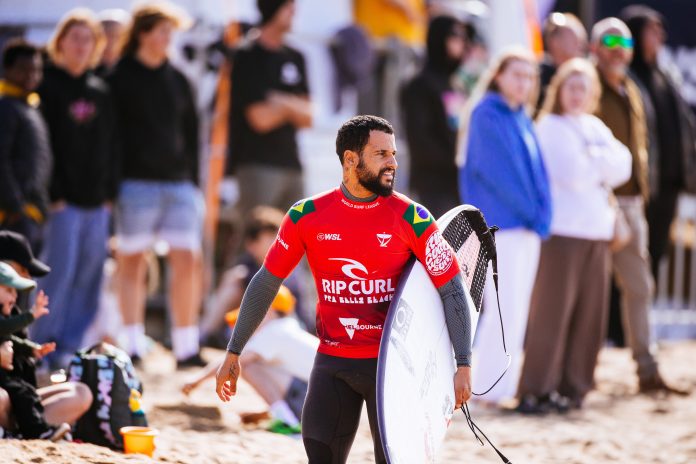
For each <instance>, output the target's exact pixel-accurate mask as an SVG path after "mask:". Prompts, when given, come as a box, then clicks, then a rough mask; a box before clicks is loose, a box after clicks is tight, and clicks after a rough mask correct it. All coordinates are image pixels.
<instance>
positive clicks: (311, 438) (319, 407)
mask: <svg viewBox="0 0 696 464" xmlns="http://www.w3.org/2000/svg"><path fill="white" fill-rule="evenodd" d="M376 386H377V358H371V359H352V358H339V357H335V356H329V355H325V354H322V353H317V356H316V358H315V359H314V368H313V369H312V374H311V376H310V378H309V389H308V391H307V399H306V400H305V405H304V409H303V411H302V439H303V441H304V445H305V450H306V451H307V457H308V458H309V463H310V464H320V463H321V464H327V463H331V464H334V463H335V464H342V463H345V462H346V461H347V459H348V453H349V452H350V447H351V445H352V444H353V440H354V439H355V434H356V432H357V431H358V425H359V423H360V413H361V412H362V405H363V402H364V403H365V404H366V406H367V417H368V419H369V421H370V431H371V432H372V441H373V445H374V450H375V462H377V463H385V462H386V459H385V457H384V451H383V449H382V440H381V438H380V436H379V427H378V425H377V388H376Z"/></svg>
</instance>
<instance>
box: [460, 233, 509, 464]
mask: <svg viewBox="0 0 696 464" xmlns="http://www.w3.org/2000/svg"><path fill="white" fill-rule="evenodd" d="M486 229H487V230H486V232H483V233H481V234H479V240H480V241H481V243H482V244H483V245H484V248H485V250H486V255H487V256H488V258H489V259H490V260H491V267H492V270H493V284H494V285H495V296H496V300H497V303H498V318H499V320H500V334H501V338H502V341H503V351H504V352H505V356H507V365H506V366H505V369H504V370H503V373H502V374H500V377H498V379H497V380H496V381H495V382H494V383H493V385H491V386H490V388H488V390H486V391H485V392H483V393H474V392H472V394H474V395H476V396H482V395H485V394H486V393H488V392H490V391H491V390H493V388H494V387H495V386H496V385H498V382H500V380H501V379H502V378H503V376H505V374H506V373H507V371H508V369H509V368H510V365H511V364H512V356H510V353H508V351H507V344H506V343H505V328H504V327H503V313H502V310H501V309H500V293H499V292H498V253H497V250H496V247H495V233H496V232H497V231H498V227H497V226H493V227H491V228H488V227H487V226H486ZM461 410H462V412H463V413H464V417H465V418H466V424H467V425H468V426H469V429H471V433H473V434H474V437H475V438H476V440H477V441H478V442H479V443H480V444H481V446H484V443H483V440H481V437H480V436H479V434H481V436H482V437H483V438H485V439H486V441H487V442H488V444H489V445H491V448H493V450H494V451H495V452H496V453H497V454H498V456H499V457H500V459H501V460H502V461H503V462H504V463H505V464H512V462H511V461H510V460H509V459H508V458H507V457H506V456H505V455H504V454H503V453H502V452H501V451H500V450H499V449H498V448H497V447H496V446H495V445H494V444H493V443H492V442H491V440H490V438H488V436H487V435H486V434H485V433H483V430H481V428H480V427H479V426H478V425H476V423H475V422H474V419H473V418H472V417H471V412H470V411H469V405H467V404H466V403H464V404H463V405H462V407H461Z"/></svg>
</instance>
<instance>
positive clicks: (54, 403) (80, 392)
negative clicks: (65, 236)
mask: <svg viewBox="0 0 696 464" xmlns="http://www.w3.org/2000/svg"><path fill="white" fill-rule="evenodd" d="M0 261H4V262H5V263H7V264H9V265H10V266H11V267H12V268H13V269H14V270H15V271H16V272H17V274H19V275H20V276H21V277H23V278H28V277H29V276H33V277H35V276H43V275H46V274H47V273H48V272H49V271H50V268H49V267H48V266H46V264H44V263H42V262H41V261H39V260H38V259H36V258H34V254H33V253H32V250H31V247H30V246H29V243H28V241H27V239H26V238H24V237H23V236H21V235H19V234H17V233H14V232H10V231H0ZM22 296H23V295H20V296H19V298H17V301H20V302H21V300H22ZM25 301H26V300H25ZM21 304H25V303H21ZM25 306H26V305H25ZM20 307H21V306H20ZM25 368H26V371H27V372H26V375H27V377H28V378H29V380H30V382H32V384H34V385H36V376H35V373H34V363H33V360H30V362H28V363H27V365H26V366H25ZM37 393H38V394H39V396H40V398H41V404H42V405H43V407H44V410H45V416H46V419H47V421H48V423H50V424H60V423H63V422H67V423H69V424H72V423H73V422H75V421H77V419H79V418H80V417H81V416H82V415H83V414H84V413H85V412H86V411H87V410H88V409H89V408H90V406H91V404H92V393H91V392H90V390H89V388H88V387H87V386H86V385H85V384H83V383H79V382H64V383H60V384H57V385H52V386H48V387H42V388H39V389H38V390H37ZM10 419H11V407H10V404H9V401H8V397H7V392H5V391H4V390H3V389H2V388H0V427H4V428H6V429H7V428H8V427H9V424H10V422H11V420H10Z"/></svg>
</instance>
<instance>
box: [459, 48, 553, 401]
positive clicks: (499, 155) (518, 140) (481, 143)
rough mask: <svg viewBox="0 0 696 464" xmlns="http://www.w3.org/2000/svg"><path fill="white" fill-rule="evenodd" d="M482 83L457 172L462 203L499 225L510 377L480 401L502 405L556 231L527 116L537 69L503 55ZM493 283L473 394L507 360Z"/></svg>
mask: <svg viewBox="0 0 696 464" xmlns="http://www.w3.org/2000/svg"><path fill="white" fill-rule="evenodd" d="M489 73H490V74H489V76H488V77H484V78H482V79H481V81H480V83H479V86H480V87H479V88H480V89H485V91H486V93H485V95H484V96H483V99H482V100H481V101H480V102H479V103H478V104H476V106H475V107H474V110H473V113H472V115H471V118H470V122H469V128H468V131H467V132H468V140H467V141H466V142H465V143H466V152H467V154H466V160H465V164H464V166H463V167H462V168H461V169H460V171H459V192H460V194H461V199H462V202H464V203H470V204H472V205H475V206H477V207H478V208H480V209H481V211H482V212H483V214H484V215H485V216H486V220H487V221H488V222H489V223H491V224H495V225H497V226H499V227H500V231H499V232H498V233H497V234H496V245H497V248H498V266H499V269H500V308H501V311H502V316H503V317H502V319H503V324H504V328H505V339H506V341H507V348H508V350H509V351H510V353H511V354H512V365H511V366H510V370H509V372H507V374H505V376H504V377H503V378H502V379H501V380H500V382H499V383H498V384H497V385H496V386H495V387H494V388H493V389H492V390H491V391H490V393H488V394H486V395H484V396H482V397H480V398H481V399H483V400H484V401H486V402H490V403H498V402H499V401H501V400H503V399H507V398H512V397H513V396H514V395H515V392H516V389H517V381H518V379H519V372H520V368H521V363H520V362H519V359H520V355H521V353H522V345H523V341H524V334H525V329H526V327H527V316H528V313H529V301H530V297H531V293H532V287H533V285H534V277H535V276H536V271H537V264H538V262H539V249H540V246H541V239H543V238H546V237H547V236H548V235H549V228H550V226H551V196H550V195H551V194H550V192H549V182H548V179H547V176H546V168H545V167H544V161H543V159H542V156H541V150H540V148H539V144H538V142H537V137H536V134H535V133H534V127H533V125H532V120H531V119H530V117H529V115H528V111H529V110H530V109H531V108H530V105H531V107H533V104H534V102H535V101H536V99H535V98H536V95H535V92H534V90H535V87H536V85H537V63H536V60H535V58H534V56H533V55H532V54H531V53H530V52H528V51H526V50H523V49H511V50H508V51H506V52H503V53H502V55H501V56H500V58H499V59H498V60H497V61H496V62H495V63H494V64H493V65H492V66H491V68H490V70H489ZM491 287H492V285H488V286H487V289H488V292H487V293H486V294H485V296H484V298H485V308H486V310H485V311H484V312H483V314H482V315H481V320H480V321H479V326H478V331H477V334H476V342H475V343H476V344H475V350H477V352H478V353H479V356H481V357H482V361H481V362H478V363H476V365H475V372H474V373H473V378H474V388H473V391H476V392H482V391H485V390H487V389H488V388H489V387H490V386H491V385H493V383H494V382H495V381H496V380H497V379H498V377H499V376H500V374H501V372H502V371H503V367H502V366H501V363H500V362H495V361H499V360H502V359H505V355H504V353H503V350H502V343H501V340H500V328H499V318H498V314H497V313H498V311H497V305H496V297H495V294H494V292H491V291H490V289H491Z"/></svg>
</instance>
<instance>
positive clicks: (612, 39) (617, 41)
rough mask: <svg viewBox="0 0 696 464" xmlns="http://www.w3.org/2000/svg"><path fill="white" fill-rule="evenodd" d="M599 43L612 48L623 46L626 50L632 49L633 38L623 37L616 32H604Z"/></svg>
mask: <svg viewBox="0 0 696 464" xmlns="http://www.w3.org/2000/svg"><path fill="white" fill-rule="evenodd" d="M600 43H601V44H602V46H603V47H606V48H609V49H612V48H617V47H621V48H625V49H626V50H632V49H633V39H632V38H631V37H623V36H621V35H618V34H606V35H603V36H602V38H601V39H600Z"/></svg>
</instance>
